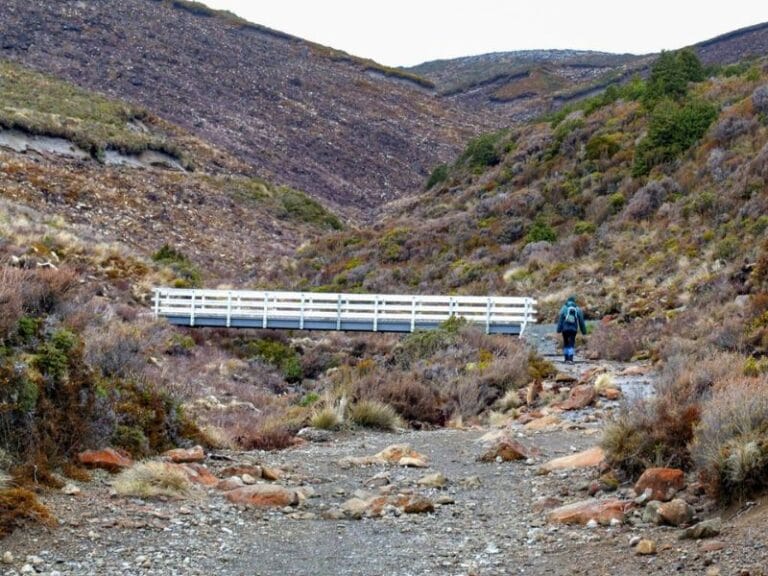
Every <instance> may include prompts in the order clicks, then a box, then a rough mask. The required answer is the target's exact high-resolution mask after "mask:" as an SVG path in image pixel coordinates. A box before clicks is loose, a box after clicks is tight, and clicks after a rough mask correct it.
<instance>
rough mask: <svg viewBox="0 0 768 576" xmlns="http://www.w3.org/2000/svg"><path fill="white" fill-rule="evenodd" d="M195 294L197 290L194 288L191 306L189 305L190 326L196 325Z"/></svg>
mask: <svg viewBox="0 0 768 576" xmlns="http://www.w3.org/2000/svg"><path fill="white" fill-rule="evenodd" d="M195 294H196V292H195V291H194V290H192V299H191V300H190V307H189V325H190V326H194V325H195Z"/></svg>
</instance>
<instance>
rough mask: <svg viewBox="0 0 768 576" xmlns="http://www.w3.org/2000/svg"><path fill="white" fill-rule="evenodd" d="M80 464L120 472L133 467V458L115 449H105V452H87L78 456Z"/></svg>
mask: <svg viewBox="0 0 768 576" xmlns="http://www.w3.org/2000/svg"><path fill="white" fill-rule="evenodd" d="M77 459H78V461H79V462H80V464H82V465H84V466H88V467H89V468H102V469H104V470H108V471H109V472H119V471H120V470H124V469H126V468H130V467H131V466H133V460H132V459H131V457H130V456H129V455H128V454H127V453H125V452H123V451H118V450H115V449H114V448H104V449H103V450H86V451H85V452H81V453H80V454H78V455H77Z"/></svg>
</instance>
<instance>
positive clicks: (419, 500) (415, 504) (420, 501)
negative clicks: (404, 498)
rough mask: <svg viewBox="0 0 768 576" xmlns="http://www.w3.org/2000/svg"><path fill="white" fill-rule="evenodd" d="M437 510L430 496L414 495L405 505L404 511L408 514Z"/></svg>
mask: <svg viewBox="0 0 768 576" xmlns="http://www.w3.org/2000/svg"><path fill="white" fill-rule="evenodd" d="M434 511H435V505H434V504H433V503H432V501H431V500H430V499H428V498H424V497H423V496H414V497H413V498H411V499H410V501H409V502H408V503H407V504H406V505H405V506H403V512H405V513H406V514H427V513H429V512H434Z"/></svg>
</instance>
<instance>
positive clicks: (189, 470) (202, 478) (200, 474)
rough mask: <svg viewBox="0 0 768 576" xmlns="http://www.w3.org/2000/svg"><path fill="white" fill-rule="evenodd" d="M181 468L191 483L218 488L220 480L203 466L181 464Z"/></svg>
mask: <svg viewBox="0 0 768 576" xmlns="http://www.w3.org/2000/svg"><path fill="white" fill-rule="evenodd" d="M179 466H180V468H181V469H182V470H183V471H184V473H185V474H186V475H187V477H188V478H189V480H190V482H193V483H194V484H200V485H202V486H216V484H218V483H219V479H218V478H216V476H214V475H213V474H212V473H211V471H210V470H208V468H206V467H205V466H203V465H202V464H195V463H192V464H179Z"/></svg>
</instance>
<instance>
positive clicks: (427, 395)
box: [373, 372, 448, 426]
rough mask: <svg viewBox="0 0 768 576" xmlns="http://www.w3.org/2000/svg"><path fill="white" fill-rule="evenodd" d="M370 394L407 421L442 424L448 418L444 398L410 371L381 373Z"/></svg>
mask: <svg viewBox="0 0 768 576" xmlns="http://www.w3.org/2000/svg"><path fill="white" fill-rule="evenodd" d="M373 396H374V397H375V398H376V399H377V400H379V401H381V402H382V403H384V404H386V405H387V406H391V407H392V408H394V409H395V411H396V412H397V414H399V415H400V416H401V417H402V418H404V419H405V420H407V421H408V422H411V423H427V424H433V425H437V426H442V425H444V424H445V422H446V420H447V418H448V414H447V413H446V411H445V399H444V398H442V397H441V394H440V393H439V392H438V391H437V390H436V389H434V388H432V387H431V386H429V385H427V384H425V383H424V382H422V381H421V380H419V378H418V376H417V375H416V374H413V373H409V372H406V373H401V374H395V375H390V376H385V377H384V381H383V382H382V383H381V384H379V386H377V387H376V389H375V391H374V392H373Z"/></svg>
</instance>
